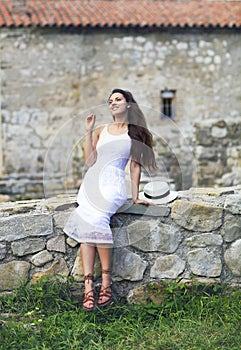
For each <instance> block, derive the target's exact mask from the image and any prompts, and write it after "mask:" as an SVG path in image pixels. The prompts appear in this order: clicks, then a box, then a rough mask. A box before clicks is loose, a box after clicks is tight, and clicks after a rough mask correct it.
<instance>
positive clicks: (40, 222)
mask: <svg viewBox="0 0 241 350" xmlns="http://www.w3.org/2000/svg"><path fill="white" fill-rule="evenodd" d="M52 233H53V223H52V217H51V215H44V214H43V215H39V214H28V215H21V216H20V215H14V216H10V217H7V218H2V219H1V226H0V241H8V242H12V241H15V240H19V239H21V238H26V237H29V236H31V235H32V236H47V235H50V234H52Z"/></svg>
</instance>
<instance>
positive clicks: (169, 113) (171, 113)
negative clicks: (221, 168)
mask: <svg viewBox="0 0 241 350" xmlns="http://www.w3.org/2000/svg"><path fill="white" fill-rule="evenodd" d="M175 93H176V91H175V90H168V89H165V90H162V91H161V114H162V118H174V117H175V108H174V98H175Z"/></svg>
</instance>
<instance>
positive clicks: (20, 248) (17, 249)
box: [11, 238, 45, 256]
mask: <svg viewBox="0 0 241 350" xmlns="http://www.w3.org/2000/svg"><path fill="white" fill-rule="evenodd" d="M11 248H12V252H13V255H15V256H24V255H29V254H34V253H36V252H39V251H40V250H43V249H44V248H45V241H44V240H43V239H42V238H29V239H25V240H24V241H23V240H20V241H15V242H13V243H12V244H11Z"/></svg>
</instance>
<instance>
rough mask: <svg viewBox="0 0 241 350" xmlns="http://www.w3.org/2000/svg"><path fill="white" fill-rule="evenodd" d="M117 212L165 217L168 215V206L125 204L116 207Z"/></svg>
mask: <svg viewBox="0 0 241 350" xmlns="http://www.w3.org/2000/svg"><path fill="white" fill-rule="evenodd" d="M118 213H124V214H137V215H145V216H158V217H161V216H164V217H165V216H168V215H169V213H170V208H168V207H166V206H145V205H141V204H133V205H131V206H130V204H125V205H123V206H122V207H121V208H119V209H118Z"/></svg>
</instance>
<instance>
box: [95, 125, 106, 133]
mask: <svg viewBox="0 0 241 350" xmlns="http://www.w3.org/2000/svg"><path fill="white" fill-rule="evenodd" d="M106 127H107V126H106V124H101V125H97V126H96V128H95V134H96V135H100V133H101V132H102V131H103V130H104V129H105V128H106Z"/></svg>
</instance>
